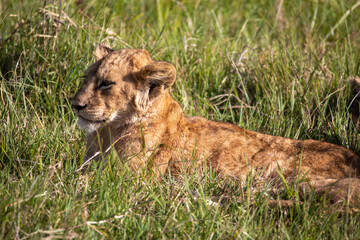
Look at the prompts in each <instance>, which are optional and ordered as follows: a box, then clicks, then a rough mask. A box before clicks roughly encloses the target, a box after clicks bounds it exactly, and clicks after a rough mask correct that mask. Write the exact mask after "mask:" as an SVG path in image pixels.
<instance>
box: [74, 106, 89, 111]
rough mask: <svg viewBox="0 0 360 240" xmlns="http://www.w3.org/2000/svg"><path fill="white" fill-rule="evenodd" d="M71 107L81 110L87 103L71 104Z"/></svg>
mask: <svg viewBox="0 0 360 240" xmlns="http://www.w3.org/2000/svg"><path fill="white" fill-rule="evenodd" d="M72 107H73V108H75V109H76V110H78V111H79V110H81V109H84V108H86V107H87V104H84V105H80V104H72Z"/></svg>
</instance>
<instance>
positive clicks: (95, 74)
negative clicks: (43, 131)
mask: <svg viewBox="0 0 360 240" xmlns="http://www.w3.org/2000/svg"><path fill="white" fill-rule="evenodd" d="M94 56H95V59H96V62H95V63H94V64H92V65H91V66H90V67H89V68H88V69H87V70H86V71H85V81H84V83H83V85H82V87H81V88H80V90H79V91H78V92H77V93H76V94H75V96H74V98H73V100H72V106H73V108H74V109H75V113H76V115H77V116H78V117H79V119H78V124H79V126H80V128H82V129H84V130H86V131H87V132H89V133H91V132H94V131H96V130H98V129H99V128H100V127H102V126H107V125H118V126H121V125H125V124H130V123H132V122H134V121H136V119H139V117H141V116H144V114H146V112H147V111H148V109H149V108H151V107H156V100H157V99H159V98H160V97H161V96H162V95H163V94H164V92H165V91H168V88H169V87H170V86H171V85H172V84H173V83H174V81H175V78H176V70H175V67H174V66H173V65H171V64H170V63H167V62H161V61H159V62H158V61H153V60H152V58H151V57H150V54H149V53H148V52H147V51H146V50H139V49H121V50H117V51H115V50H113V49H111V48H110V47H109V46H108V45H106V44H99V45H98V46H97V47H96V49H95V52H94ZM154 105H155V106H154Z"/></svg>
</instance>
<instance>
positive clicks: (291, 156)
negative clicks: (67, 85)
mask: <svg viewBox="0 0 360 240" xmlns="http://www.w3.org/2000/svg"><path fill="white" fill-rule="evenodd" d="M94 55H95V58H96V62H95V63H94V64H92V65H91V66H90V67H89V68H88V69H87V70H86V72H85V75H86V79H85V81H84V83H83V85H82V87H81V88H80V90H79V91H78V92H77V93H76V94H75V96H74V98H73V100H72V105H73V108H74V109H75V113H76V114H77V116H78V117H79V120H78V124H79V126H80V127H81V128H82V129H85V130H86V131H87V132H88V137H87V152H86V155H85V159H92V158H94V156H96V157H98V156H100V155H98V154H99V152H102V155H106V154H108V152H109V149H110V148H111V147H113V148H114V149H115V150H116V152H117V153H118V155H119V157H120V158H121V159H125V160H127V161H128V164H129V166H130V167H131V168H132V169H134V170H136V169H139V168H143V167H149V168H150V169H152V170H153V172H154V173H155V174H156V175H157V176H161V175H163V174H165V173H166V171H171V172H173V173H175V172H180V171H184V170H190V169H196V168H197V167H201V166H203V165H204V164H208V165H211V168H212V169H214V170H216V172H218V173H219V174H222V175H226V176H230V177H233V178H237V179H241V178H243V177H245V176H246V174H247V173H248V172H249V170H252V171H257V172H259V173H260V172H261V173H262V174H263V175H264V177H268V178H271V177H276V176H277V175H278V169H279V167H280V168H281V170H282V172H283V174H284V176H285V177H286V178H292V177H294V171H295V170H296V173H300V174H306V178H308V179H309V181H310V182H311V181H324V180H327V179H342V178H356V177H358V176H359V175H360V159H359V157H358V156H357V155H356V154H354V153H353V152H352V151H350V150H349V149H346V148H343V147H340V146H337V145H334V144H330V143H326V142H319V141H313V140H305V141H299V140H292V139H287V138H282V137H275V136H270V135H265V134H261V133H257V132H253V131H248V130H245V129H242V128H240V127H238V126H236V125H233V124H228V123H223V122H214V121H210V120H207V119H204V118H201V117H186V116H185V115H184V113H183V110H182V109H181V107H180V105H179V104H178V103H177V102H176V101H175V100H174V99H173V98H172V97H171V95H170V92H169V88H170V87H171V86H172V85H173V84H174V82H175V79H176V70H175V67H174V66H173V65H172V64H170V63H167V62H162V61H154V60H152V58H151V56H150V54H149V53H148V52H147V51H145V50H137V49H121V50H117V51H115V50H113V49H111V48H110V47H109V46H108V45H105V44H100V45H98V46H97V47H96V49H95V53H94ZM96 157H95V158H96ZM300 162H301V164H299V163H300ZM356 180H357V179H356Z"/></svg>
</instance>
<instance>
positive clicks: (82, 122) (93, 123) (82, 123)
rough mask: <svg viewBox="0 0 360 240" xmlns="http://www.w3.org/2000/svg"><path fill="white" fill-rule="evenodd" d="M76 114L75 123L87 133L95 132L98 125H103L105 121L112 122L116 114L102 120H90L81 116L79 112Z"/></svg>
mask: <svg viewBox="0 0 360 240" xmlns="http://www.w3.org/2000/svg"><path fill="white" fill-rule="evenodd" d="M77 115H78V121H77V124H78V125H79V127H80V128H81V129H83V130H85V131H86V132H88V133H92V132H95V131H96V130H98V129H99V128H100V127H102V126H104V125H105V124H106V123H110V122H112V121H113V120H114V119H115V116H116V114H111V115H110V116H109V117H108V118H105V119H102V120H91V119H88V118H85V117H83V116H81V115H80V114H77Z"/></svg>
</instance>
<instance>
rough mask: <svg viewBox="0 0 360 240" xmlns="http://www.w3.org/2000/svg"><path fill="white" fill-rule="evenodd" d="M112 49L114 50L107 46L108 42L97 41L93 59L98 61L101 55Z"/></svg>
mask: <svg viewBox="0 0 360 240" xmlns="http://www.w3.org/2000/svg"><path fill="white" fill-rule="evenodd" d="M112 51H114V50H113V49H112V48H111V47H110V46H109V44H107V43H99V44H98V45H97V46H96V47H95V51H94V57H95V60H96V61H99V60H100V59H102V58H103V57H105V56H106V55H108V54H109V53H111V52H112Z"/></svg>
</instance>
